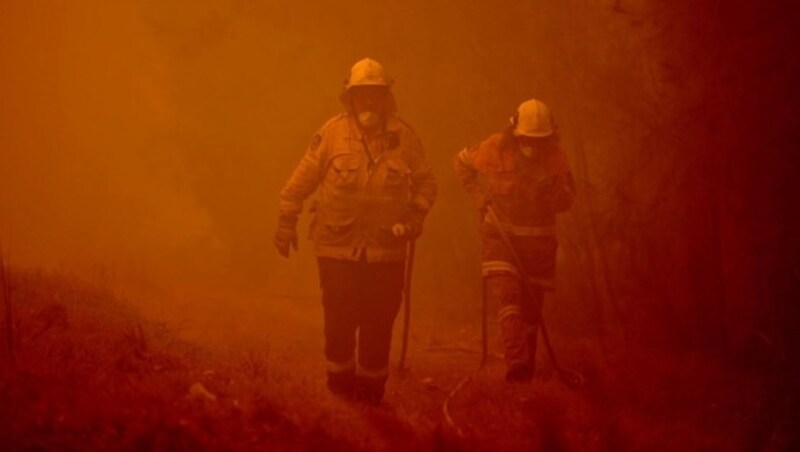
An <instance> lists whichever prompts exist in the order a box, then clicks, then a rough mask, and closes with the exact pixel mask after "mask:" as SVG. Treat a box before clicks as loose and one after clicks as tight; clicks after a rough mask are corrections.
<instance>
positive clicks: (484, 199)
mask: <svg viewBox="0 0 800 452" xmlns="http://www.w3.org/2000/svg"><path fill="white" fill-rule="evenodd" d="M475 204H476V205H477V206H478V213H479V214H480V221H481V222H483V221H484V220H485V219H486V214H487V213H488V212H489V206H490V205H491V204H492V203H491V200H490V198H489V197H488V196H486V195H480V196H479V197H478V198H477V201H476V202H475Z"/></svg>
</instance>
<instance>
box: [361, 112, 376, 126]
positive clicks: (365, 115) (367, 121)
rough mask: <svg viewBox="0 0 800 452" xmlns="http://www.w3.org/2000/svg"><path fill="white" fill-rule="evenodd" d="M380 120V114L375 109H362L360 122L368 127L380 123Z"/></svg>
mask: <svg viewBox="0 0 800 452" xmlns="http://www.w3.org/2000/svg"><path fill="white" fill-rule="evenodd" d="M379 121H380V116H378V114H377V113H375V112H374V111H362V112H361V113H359V114H358V122H359V124H361V125H362V126H363V127H365V128H367V129H371V128H373V127H375V126H377V125H378V122H379Z"/></svg>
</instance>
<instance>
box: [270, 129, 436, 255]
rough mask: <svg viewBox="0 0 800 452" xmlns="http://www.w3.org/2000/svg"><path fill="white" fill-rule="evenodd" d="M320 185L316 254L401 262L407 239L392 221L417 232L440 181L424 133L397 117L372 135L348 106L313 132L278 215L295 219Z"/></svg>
mask: <svg viewBox="0 0 800 452" xmlns="http://www.w3.org/2000/svg"><path fill="white" fill-rule="evenodd" d="M315 191H316V192H317V196H316V200H315V202H314V204H313V206H312V208H311V210H312V211H313V213H314V217H313V220H312V223H311V228H310V232H309V236H310V238H311V240H312V241H313V243H314V248H315V251H316V254H317V256H318V257H327V258H334V259H342V260H351V261H356V260H360V259H366V261H367V262H382V261H398V260H403V259H404V258H405V242H406V239H407V238H406V237H401V238H397V237H395V236H394V235H393V234H392V226H393V225H395V224H397V223H402V224H405V225H406V226H407V227H410V229H411V233H412V235H413V236H418V235H419V234H420V233H421V229H422V221H423V219H424V217H425V214H426V213H427V211H428V210H429V209H430V207H431V206H432V205H433V203H434V200H435V198H436V182H435V180H434V177H433V174H432V173H431V170H430V167H429V166H428V163H427V161H426V159H425V155H424V152H423V149H422V145H421V143H420V140H419V138H417V136H416V134H415V133H414V131H413V130H412V129H411V127H410V126H408V125H407V124H406V123H405V122H403V121H402V120H400V119H399V118H398V117H397V116H395V115H393V114H391V115H389V117H388V118H387V120H386V124H385V127H384V128H383V130H382V132H380V134H379V135H378V136H377V138H374V139H371V140H370V139H368V137H367V136H366V135H365V134H364V133H363V131H362V130H361V129H360V128H359V127H358V125H357V124H356V121H355V120H354V118H353V117H352V115H350V114H348V113H343V114H340V115H338V116H335V117H334V118H332V119H330V120H329V121H328V122H327V123H325V125H323V126H322V128H321V129H320V130H319V131H318V132H317V134H316V135H315V136H314V138H313V140H312V142H311V145H310V146H309V148H308V150H307V151H306V153H305V156H304V157H303V159H302V160H301V162H300V164H299V165H298V166H297V168H296V169H295V171H294V173H293V174H292V176H291V178H290V179H289V181H288V182H287V183H286V185H285V186H284V187H283V189H282V190H281V193H280V199H281V201H280V215H281V216H282V217H285V218H296V217H297V216H298V215H299V214H300V213H301V212H302V209H303V202H304V200H305V199H306V198H307V197H309V196H310V195H311V194H312V193H314V192H315Z"/></svg>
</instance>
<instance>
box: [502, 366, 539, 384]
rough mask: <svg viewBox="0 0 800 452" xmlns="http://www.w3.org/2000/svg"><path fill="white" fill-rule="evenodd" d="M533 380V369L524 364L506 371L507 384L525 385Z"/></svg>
mask: <svg viewBox="0 0 800 452" xmlns="http://www.w3.org/2000/svg"><path fill="white" fill-rule="evenodd" d="M532 379H533V369H532V368H531V366H530V365H528V364H526V363H516V364H514V365H512V366H511V367H509V368H508V370H507V371H506V381H508V382H509V383H527V382H529V381H531V380H532Z"/></svg>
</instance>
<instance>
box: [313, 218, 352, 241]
mask: <svg viewBox="0 0 800 452" xmlns="http://www.w3.org/2000/svg"><path fill="white" fill-rule="evenodd" d="M355 236H356V217H355V216H354V215H351V214H344V213H343V214H332V213H330V212H326V213H325V214H324V215H321V216H320V217H319V218H317V219H316V221H315V233H314V238H315V239H316V241H317V242H318V243H320V244H322V245H328V246H347V245H352V244H353V243H355V238H356V237H355Z"/></svg>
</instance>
